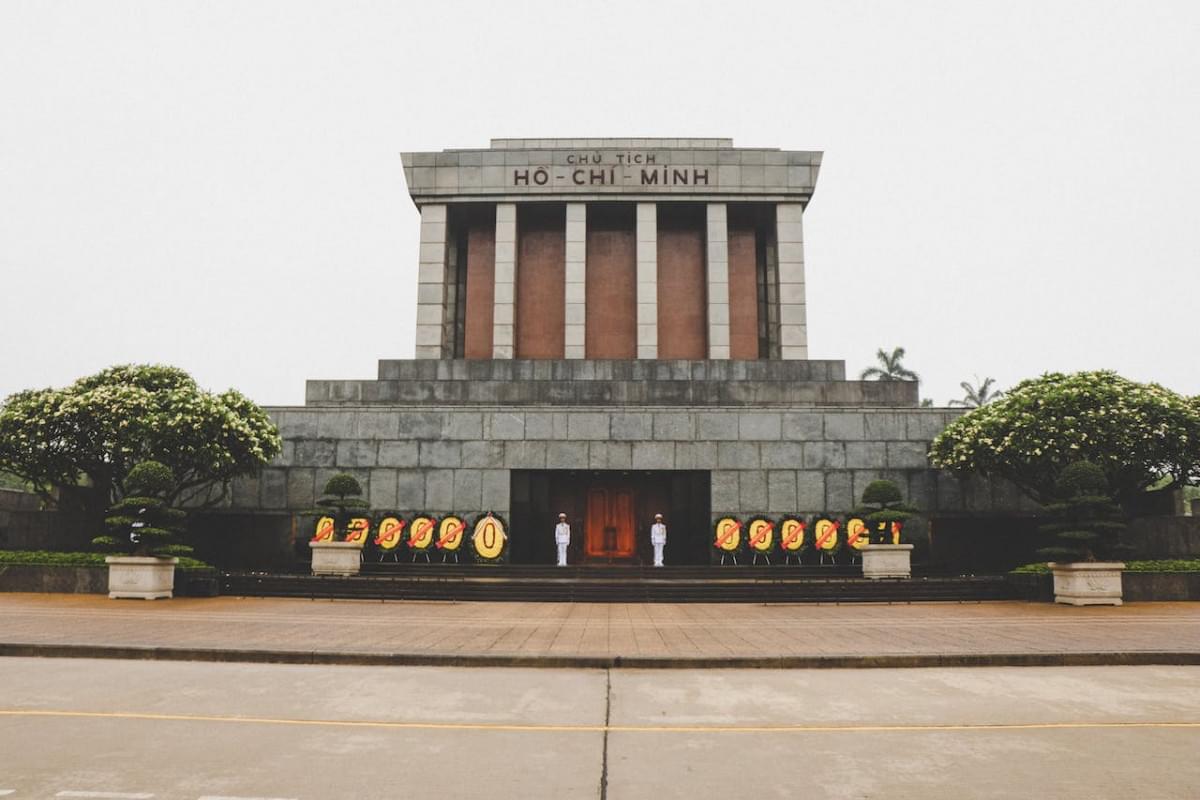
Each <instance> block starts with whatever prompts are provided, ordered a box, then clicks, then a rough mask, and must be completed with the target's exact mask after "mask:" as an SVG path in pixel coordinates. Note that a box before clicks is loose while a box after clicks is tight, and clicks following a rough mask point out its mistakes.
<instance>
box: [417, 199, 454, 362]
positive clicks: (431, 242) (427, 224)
mask: <svg viewBox="0 0 1200 800" xmlns="http://www.w3.org/2000/svg"><path fill="white" fill-rule="evenodd" d="M447 319H449V315H448V314H447V313H446V206H445V205H444V204H433V205H425V206H421V251H420V257H419V259H418V261H417V349H416V354H417V358H446V357H447V355H446V353H445V351H444V347H443V345H444V344H445V342H444V338H443V323H444V322H445V321H446V320H447Z"/></svg>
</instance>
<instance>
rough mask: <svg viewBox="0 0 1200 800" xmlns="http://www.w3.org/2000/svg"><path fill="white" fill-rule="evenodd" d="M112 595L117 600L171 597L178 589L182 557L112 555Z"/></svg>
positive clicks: (110, 581) (109, 562) (106, 562)
mask: <svg viewBox="0 0 1200 800" xmlns="http://www.w3.org/2000/svg"><path fill="white" fill-rule="evenodd" d="M104 563H105V564H108V596H109V597H110V598H112V599H113V600H117V599H121V598H126V597H128V598H133V599H135V600H158V599H160V598H170V597H171V596H172V592H173V591H174V589H175V565H176V564H178V563H179V559H178V558H156V557H154V556H108V557H107V558H105V559H104Z"/></svg>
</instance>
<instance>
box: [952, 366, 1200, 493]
mask: <svg viewBox="0 0 1200 800" xmlns="http://www.w3.org/2000/svg"><path fill="white" fill-rule="evenodd" d="M1083 459H1086V460H1088V461H1091V462H1092V463H1094V464H1096V465H1097V466H1099V467H1100V468H1101V469H1102V470H1104V474H1105V476H1106V477H1107V479H1108V483H1109V486H1111V487H1112V489H1113V490H1114V491H1115V492H1116V494H1117V495H1118V496H1119V497H1130V496H1132V495H1134V494H1136V493H1138V492H1141V491H1144V490H1145V489H1146V488H1147V487H1149V486H1152V485H1154V484H1156V483H1158V482H1160V481H1161V480H1162V479H1163V478H1164V477H1169V478H1170V480H1171V483H1173V484H1174V485H1183V484H1185V483H1194V482H1198V481H1200V398H1188V397H1184V396H1183V395H1180V394H1177V393H1175V392H1172V391H1170V390H1169V389H1165V388H1163V387H1162V386H1159V385H1158V384H1154V383H1149V384H1146V383H1136V382H1134V381H1130V380H1127V379H1125V378H1122V377H1121V376H1119V375H1117V374H1116V373H1115V372H1109V371H1097V372H1077V373H1073V374H1071V375H1064V374H1061V373H1049V374H1046V375H1043V376H1042V377H1040V378H1035V379H1032V380H1027V381H1022V382H1021V383H1019V384H1017V386H1016V387H1014V388H1013V389H1012V390H1011V391H1010V392H1009V393H1008V394H1007V395H1005V396H1004V397H1002V398H1000V399H999V400H996V401H994V402H992V403H989V404H988V405H985V406H983V407H981V408H977V409H974V410H972V411H971V412H969V413H967V414H965V415H964V416H962V417H960V418H958V419H956V420H955V421H954V422H952V423H950V424H949V425H948V426H946V429H945V430H943V431H942V432H941V433H940V434H939V435H938V436H937V438H936V439H934V440H933V444H932V445H931V447H930V451H929V460H930V463H931V464H933V465H934V466H936V467H941V468H943V469H948V470H951V471H954V472H957V473H960V474H966V473H972V472H974V473H979V474H981V475H985V476H995V477H1001V478H1006V479H1008V480H1009V481H1011V482H1013V483H1014V484H1016V485H1017V486H1019V487H1020V488H1021V489H1023V490H1024V491H1025V492H1027V493H1028V494H1029V495H1030V496H1032V497H1033V498H1034V499H1036V500H1038V501H1039V502H1047V501H1049V500H1051V499H1052V498H1053V494H1054V485H1055V482H1056V481H1057V479H1058V476H1059V473H1060V472H1061V471H1062V469H1063V468H1064V467H1066V466H1067V465H1068V464H1070V463H1072V462H1075V461H1080V460H1083Z"/></svg>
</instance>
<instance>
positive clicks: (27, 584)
mask: <svg viewBox="0 0 1200 800" xmlns="http://www.w3.org/2000/svg"><path fill="white" fill-rule="evenodd" d="M0 592H59V593H63V594H106V593H107V592H108V567H49V566H38V565H34V564H8V565H4V566H0Z"/></svg>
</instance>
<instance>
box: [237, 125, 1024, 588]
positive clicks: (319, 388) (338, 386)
mask: <svg viewBox="0 0 1200 800" xmlns="http://www.w3.org/2000/svg"><path fill="white" fill-rule="evenodd" d="M402 158H403V165H404V173H405V178H406V180H407V182H408V188H409V193H410V195H411V197H412V200H413V202H414V203H415V204H416V206H417V208H418V210H419V211H420V215H421V228H420V231H421V233H420V252H419V254H418V258H419V270H418V276H419V277H418V285H417V287H416V291H417V296H416V307H417V314H416V358H415V359H390V358H384V359H383V360H381V361H380V362H379V372H378V375H377V376H376V377H375V378H373V379H369V380H358V379H350V380H313V381H309V383H308V386H307V393H306V403H305V405H304V406H303V407H299V408H275V409H271V413H272V416H273V418H274V419H275V420H276V422H277V423H278V424H279V426H280V429H281V431H282V433H283V436H284V440H285V444H284V451H283V454H282V455H281V456H280V457H279V458H278V459H277V460H276V461H275V463H273V464H272V465H271V466H270V467H268V468H266V469H265V470H264V471H263V473H262V474H261V476H260V477H259V478H257V479H252V480H243V481H240V482H238V483H237V484H236V485H235V487H234V497H233V504H234V506H235V508H238V509H244V510H251V509H255V510H276V511H281V512H291V513H296V512H300V511H302V510H305V509H308V508H311V507H312V504H313V502H314V499H315V497H316V494H317V492H319V490H320V488H321V487H322V485H323V484H324V482H325V480H326V479H327V478H328V477H329V476H330V475H332V474H333V473H335V472H339V471H345V472H350V473H352V474H354V475H356V476H357V477H358V478H359V479H360V481H361V482H362V484H363V486H364V487H365V489H366V491H367V498H368V499H369V501H370V503H371V505H372V507H373V508H375V509H380V510H395V511H397V513H402V514H413V513H417V512H426V513H428V514H432V515H447V514H454V515H458V516H460V517H465V518H470V517H472V516H474V515H478V514H481V513H485V512H488V511H490V512H493V513H495V514H497V515H501V516H502V517H503V518H505V519H506V520H507V521H508V532H509V538H510V548H511V549H510V558H511V560H512V561H513V562H515V563H552V562H553V559H554V542H553V529H554V525H555V521H556V517H557V515H558V514H559V513H560V512H563V513H566V514H567V516H568V519H569V521H570V523H571V526H572V530H573V531H575V535H574V536H573V539H572V544H571V556H570V557H571V560H572V561H573V562H575V563H580V562H587V561H589V560H598V561H604V562H605V563H612V562H623V561H629V562H631V563H639V562H644V563H648V561H649V552H650V542H649V528H650V525H651V524H652V523H653V517H654V514H655V513H662V514H663V515H664V516H665V517H666V520H667V525H668V528H669V530H670V537H669V540H668V545H667V561H668V563H676V564H679V563H708V560H709V552H710V538H711V532H712V526H713V523H714V521H715V520H716V519H717V518H718V517H721V516H725V515H734V516H737V517H739V518H749V517H751V516H755V515H765V516H771V517H780V516H782V515H797V516H805V517H807V516H813V515H817V514H825V513H828V514H831V515H844V514H845V513H846V512H848V511H849V510H850V509H851V508H853V507H854V505H855V501H856V498H857V497H859V496H860V495H861V492H862V490H863V488H864V487H865V486H866V484H867V483H868V482H869V481H871V480H874V479H876V478H879V477H888V478H892V479H894V480H896V481H898V482H899V483H900V485H901V487H902V488H903V490H904V491H905V492H906V494H907V496H908V497H909V498H911V500H912V501H913V502H914V503H916V504H917V505H918V506H920V507H921V508H922V509H924V510H925V513H926V514H927V516H929V517H937V516H939V515H954V514H960V513H962V512H963V511H964V510H966V509H967V508H973V509H976V510H980V511H987V510H991V509H992V508H994V507H997V506H1000V507H1015V506H1016V505H1017V504H1018V502H1019V501H1018V499H1017V498H1016V496H1015V493H1013V492H1012V490H1010V489H1007V488H1004V487H991V486H990V485H988V484H986V483H982V482H980V483H978V484H977V485H976V486H975V488H974V489H973V490H972V491H973V496H970V497H964V495H963V492H962V491H961V490H960V486H959V484H958V482H957V481H955V480H953V479H951V478H948V477H947V476H943V475H940V474H939V473H937V472H935V471H933V470H931V469H930V468H929V466H928V463H927V461H926V451H927V448H928V445H929V442H930V440H931V439H932V438H933V437H934V436H935V435H936V434H937V432H938V431H940V430H941V429H942V427H944V425H945V424H946V423H947V422H948V421H949V419H951V418H952V416H953V415H954V413H955V412H951V411H947V410H944V409H942V410H938V409H926V408H919V407H918V398H917V384H916V383H913V382H907V381H895V382H868V381H858V380H849V379H847V375H846V368H845V363H844V362H842V361H834V360H817V359H812V358H810V346H809V336H808V333H809V332H808V324H807V321H806V313H805V312H806V304H807V296H806V291H805V259H804V212H805V210H806V208H807V207H808V204H809V202H810V201H811V200H812V198H813V191H814V188H815V186H816V181H817V176H818V173H819V171H820V166H821V153H819V152H809V151H784V150H777V149H770V148H739V147H734V146H733V142H732V141H731V140H729V139H497V140H493V141H492V143H491V146H490V147H489V148H486V149H477V150H447V151H443V152H438V153H406V154H404V155H403V156H402ZM395 288H398V289H401V290H403V289H404V287H395ZM835 301H836V299H835V298H824V299H823V302H835ZM888 338H890V337H887V336H881V340H882V339H888ZM818 340H819V341H823V342H824V344H822V345H821V347H820V348H819V349H820V350H822V351H825V352H828V351H830V350H833V349H835V345H834V344H833V343H832V342H831V339H830V338H829V336H828V334H826V335H825V337H824V338H821V337H818Z"/></svg>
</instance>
